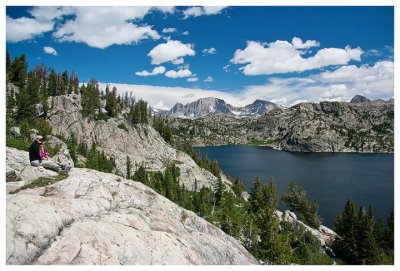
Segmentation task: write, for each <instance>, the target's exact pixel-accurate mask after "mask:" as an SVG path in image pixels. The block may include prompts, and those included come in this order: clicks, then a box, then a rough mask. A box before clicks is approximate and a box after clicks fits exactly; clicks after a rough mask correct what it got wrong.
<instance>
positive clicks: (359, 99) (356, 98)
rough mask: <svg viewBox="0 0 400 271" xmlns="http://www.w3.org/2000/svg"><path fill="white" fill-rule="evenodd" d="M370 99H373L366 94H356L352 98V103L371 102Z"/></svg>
mask: <svg viewBox="0 0 400 271" xmlns="http://www.w3.org/2000/svg"><path fill="white" fill-rule="evenodd" d="M370 101H371V100H370V99H368V98H367V97H365V96H362V95H356V96H354V97H353V98H352V99H351V100H350V103H352V104H360V103H368V102H370Z"/></svg>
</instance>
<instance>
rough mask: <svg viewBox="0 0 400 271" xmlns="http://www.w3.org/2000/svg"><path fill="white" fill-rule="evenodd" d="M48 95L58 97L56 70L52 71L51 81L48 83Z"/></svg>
mask: <svg viewBox="0 0 400 271" xmlns="http://www.w3.org/2000/svg"><path fill="white" fill-rule="evenodd" d="M47 95H49V96H56V95H57V74H56V72H55V70H54V69H51V71H50V75H49V80H48V83H47Z"/></svg>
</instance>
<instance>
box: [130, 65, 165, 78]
mask: <svg viewBox="0 0 400 271" xmlns="http://www.w3.org/2000/svg"><path fill="white" fill-rule="evenodd" d="M164 72H165V67H163V66H158V67H155V68H154V69H153V70H152V71H151V72H148V71H146V70H143V71H141V72H135V74H136V75H138V76H151V75H157V74H163V73H164Z"/></svg>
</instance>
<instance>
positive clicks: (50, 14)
mask: <svg viewBox="0 0 400 271" xmlns="http://www.w3.org/2000/svg"><path fill="white" fill-rule="evenodd" d="M154 10H159V11H161V12H164V13H173V12H174V11H175V8H174V7H168V6H167V7H145V6H136V7H85V6H78V7H49V6H40V7H34V8H32V9H31V10H29V13H30V14H31V16H32V18H27V17H21V18H17V19H13V18H10V17H8V16H7V22H6V24H7V41H10V42H19V41H23V40H29V39H33V38H35V37H37V36H40V35H41V34H43V33H45V32H49V31H52V30H54V32H53V37H54V38H56V39H57V40H58V41H60V42H83V43H86V44H87V45H88V46H90V47H95V48H100V49H104V48H106V47H109V46H111V45H114V44H116V45H121V44H133V43H137V42H139V41H141V40H143V39H159V38H160V35H159V34H158V32H157V31H156V30H154V29H153V28H152V26H149V25H138V24H137V21H139V20H141V19H143V17H144V16H145V15H146V14H148V13H150V12H152V11H154ZM66 15H69V17H65V16H66ZM64 18H66V20H64ZM55 25H57V29H54V26H55Z"/></svg>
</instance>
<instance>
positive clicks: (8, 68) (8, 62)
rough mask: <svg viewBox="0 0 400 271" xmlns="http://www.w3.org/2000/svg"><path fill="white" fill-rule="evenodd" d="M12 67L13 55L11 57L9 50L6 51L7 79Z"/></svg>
mask: <svg viewBox="0 0 400 271" xmlns="http://www.w3.org/2000/svg"><path fill="white" fill-rule="evenodd" d="M10 67H11V57H10V53H9V52H8V51H6V78H7V81H8V80H9V75H8V74H9V72H10Z"/></svg>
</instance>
